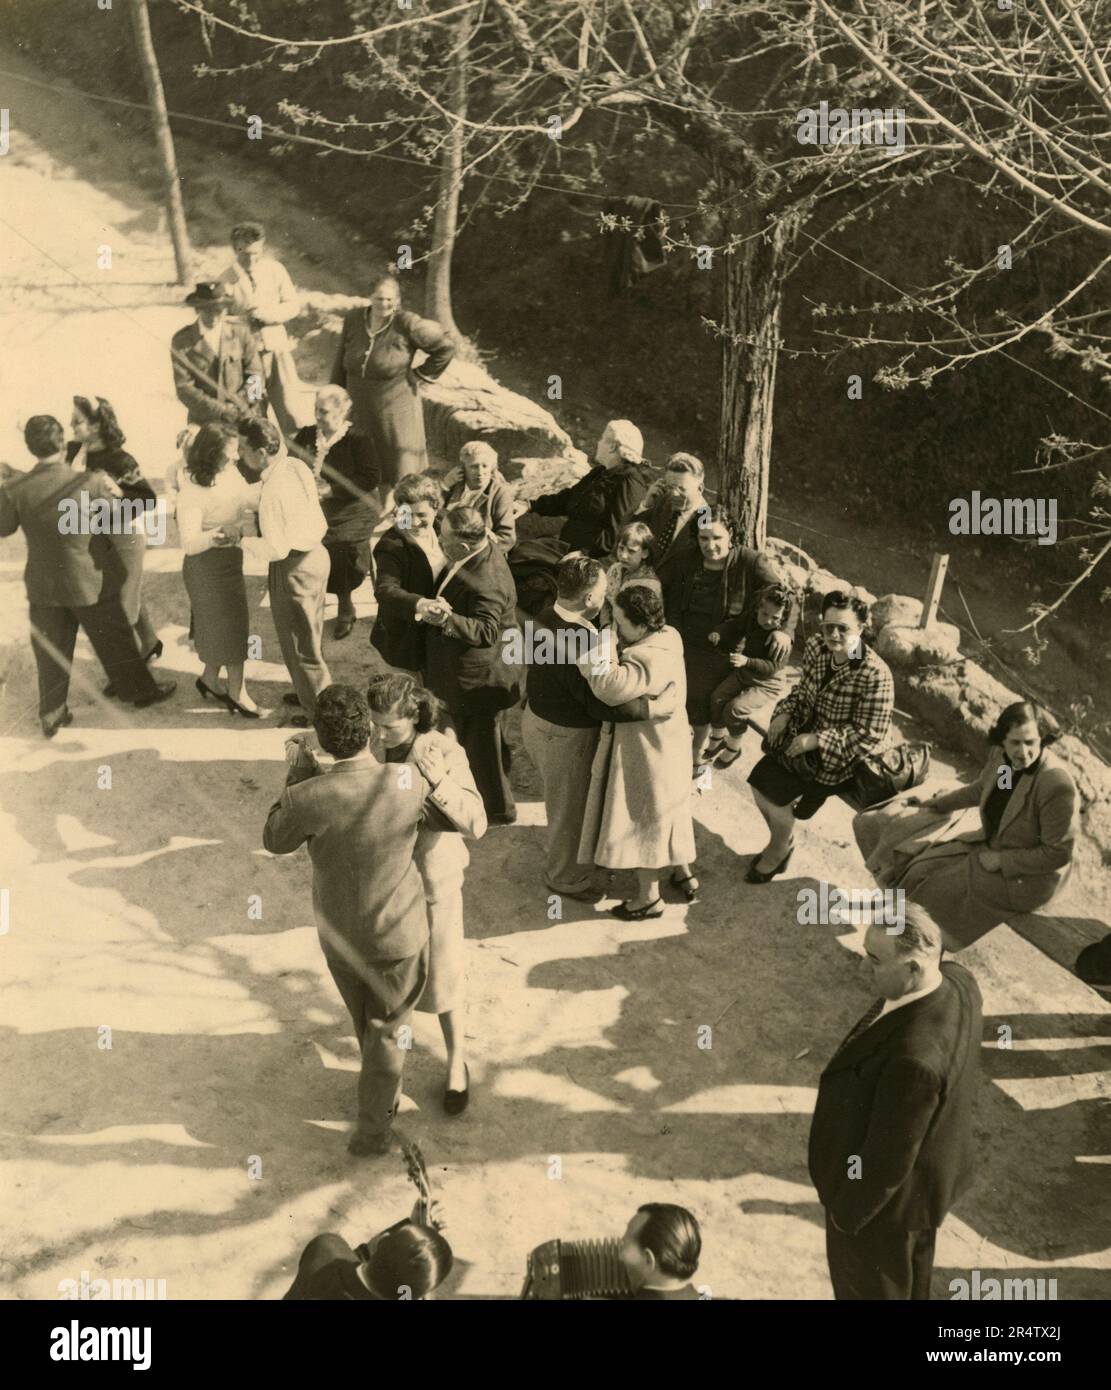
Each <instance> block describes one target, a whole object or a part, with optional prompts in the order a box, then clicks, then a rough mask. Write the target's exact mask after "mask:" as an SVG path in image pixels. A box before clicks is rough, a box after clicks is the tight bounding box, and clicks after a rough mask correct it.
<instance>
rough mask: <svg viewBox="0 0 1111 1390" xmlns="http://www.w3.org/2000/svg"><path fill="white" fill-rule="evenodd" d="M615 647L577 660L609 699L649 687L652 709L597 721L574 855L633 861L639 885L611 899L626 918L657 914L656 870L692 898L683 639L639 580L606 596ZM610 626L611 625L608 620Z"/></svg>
mask: <svg viewBox="0 0 1111 1390" xmlns="http://www.w3.org/2000/svg"><path fill="white" fill-rule="evenodd" d="M613 610H614V611H613V616H614V623H615V626H616V630H617V650H616V652H614V651H613V650H612V643H611V644H610V646H611V650H610V652H609V660H608V661H607V660H605V659H604V656H605V647H604V646H601V645H600V647H599V648H598V649H595V650H594V651H592V652H587V653H585V654H584V655H583V657H582V658H581V659H580V661H579V663H578V666H579V670H580V671H581V672H582V674H583V675H584V676H585V678H586V680H587V682H588V683H589V685H590V688H591V690H592V691H593V692H594V694H595V695H596V696H597V697H598V699H599V700H601V701H602V702H603V703H604V704H607V705H611V706H613V705H623V704H625V703H626V701H628V700H634V699H636V698H637V697H638V696H640V695H647V696H648V697H649V698H652V697H656V698H655V700H654V702H653V705H652V710H653V718H652V719H651V720H650V721H643V722H638V723H627V724H626V723H619V724H616V725H614V724H604V725H603V726H602V734H601V737H600V738H599V740H598V751H597V753H596V754H595V756H594V765H593V767H592V768H591V774H590V793H589V795H588V797H587V803H586V814H585V817H584V821H583V832H582V836H581V838H580V840H579V862H580V863H583V864H600V865H602V866H603V867H604V868H607V869H633V870H634V871H635V873H636V880H637V895H636V897H635V898H633V899H631V900H630V901H627V902H623V903H621V904H620V906H618V907H615V908H614V909H613V914H614V916H615V917H620V918H621V919H622V920H623V921H626V922H637V921H642V920H643V919H644V918H645V917H662V916H663V900H662V898H661V897H660V882H659V880H660V870H661V869H663V868H667V867H668V866H671V867H672V870H673V872H672V875H671V881H672V883H673V884H674V885H675V886H676V887H677V888H680V889H682V890H683V892H684V894H685V895H686V897H687V898H688V900H690V901H693V900H694V893H695V892H696V891H697V888H698V881H697V879H695V877H694V873H693V862H694V822H693V820H692V818H691V785H690V777H689V774H688V772H687V760H688V755H689V751H690V730H689V728H688V727H687V719H686V713H685V710H684V705H685V703H686V683H687V682H686V675H685V673H684V670H683V643H682V640H681V638H680V637H679V634H678V633H677V632H676V631H675V629H674V628H673V627H668V626H667V625H666V623H665V622H664V610H663V601H662V599H661V598H660V596H659V594H657V593H655V592H654V591H653V590H652V589H649V588H646V587H645V586H644V585H643V584H631V585H630V586H629V587H628V588H627V589H622V590H621V591H620V592H619V593H618V594H617V596H616V597H615V599H614V601H613ZM606 631H607V632H610V633H612V632H613V629H606Z"/></svg>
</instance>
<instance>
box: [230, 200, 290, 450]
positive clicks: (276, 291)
mask: <svg viewBox="0 0 1111 1390" xmlns="http://www.w3.org/2000/svg"><path fill="white" fill-rule="evenodd" d="M231 244H232V249H233V250H234V252H235V259H234V260H233V261H232V263H231V265H229V266H228V268H227V269H226V270H225V271H224V272H223V274H222V275H221V276H220V279H219V281H218V284H219V285H220V287H221V289H223V290H224V292H225V293H226V294H227V295H228V297H229V298H230V300H231V305H230V308H231V312H232V313H234V314H237V315H238V316H239V317H240V319H241V320H242V322H243V323H245V324H246V326H247V327H248V328H249V329H250V330H251V332H252V333H253V334H254V336H255V342H256V344H257V346H258V351H259V357H260V359H261V361H262V369H263V371H264V373H265V380H266V398H267V401H268V402H269V404H270V408H271V410H272V411H273V412H274V418H275V420H276V421H277V423H278V428H279V429H280V430H281V432H282V433H283V434H284V435H286V436H288V437H289V438H292V437H293V435H295V434H296V433H297V431H298V430H299V429H301V427H302V426H304V425H307V424H308V423H309V421H308V419H307V418H305V416H306V412H305V408H304V404H303V401H302V394H303V392H304V387H303V386H302V385H301V378H300V376H299V375H298V372H297V364H296V362H295V361H294V360H293V351H292V349H291V347H290V345H289V334H288V333H287V332H286V327H285V326H286V324H287V323H288V322H289V320H290V319H292V318H296V316H297V315H298V314H299V313H300V312H301V300H300V297H299V296H298V294H297V291H296V290H295V289H294V288H293V281H292V280H291V279H290V278H289V271H288V270H286V268H285V266H284V265H282V263H281V261H277V260H275V259H274V257H273V256H269V255H267V253H266V252H267V248H266V229H265V228H264V227H263V225H262V223H261V222H240V223H238V224H237V225H236V226H234V227H233V228H232V229H231Z"/></svg>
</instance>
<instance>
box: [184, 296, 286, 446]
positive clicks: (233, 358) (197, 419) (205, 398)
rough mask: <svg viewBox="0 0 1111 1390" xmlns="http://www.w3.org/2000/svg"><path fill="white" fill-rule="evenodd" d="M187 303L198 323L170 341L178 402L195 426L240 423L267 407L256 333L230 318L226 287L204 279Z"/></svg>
mask: <svg viewBox="0 0 1111 1390" xmlns="http://www.w3.org/2000/svg"><path fill="white" fill-rule="evenodd" d="M185 302H186V304H188V305H189V306H190V307H191V308H193V309H195V310H196V311H197V317H196V321H195V322H194V323H191V324H189V325H188V327H186V328H181V329H179V330H178V331H177V332H176V333H175V334H174V336H173V338H172V339H171V341H170V360H171V363H172V366H173V370H174V389H175V390H176V391H177V398H178V400H179V401H180V402H181V403H182V405H183V406H185V408H186V410H188V412H189V417H188V419H189V424H191V425H205V424H209V423H213V422H214V423H217V424H227V425H236V424H238V423H239V421H240V420H242V419H246V418H249V417H250V416H252V415H261V414H262V412H263V410H264V409H265V406H266V401H265V394H266V374H265V370H264V367H263V362H262V356H261V354H260V353H259V348H258V343H257V342H256V340H255V335H254V333H253V332H252V331H251V329H250V328H249V327H248V326H247V325H246V324H241V323H236V322H235V321H234V320H232V319H229V318H228V309H229V307H230V306H231V303H232V300H231V298H230V296H229V295H228V294H227V293H226V292H225V289H224V287H223V285H219V284H217V283H216V282H215V281H212V280H208V281H203V282H202V283H201V284H199V285H197V287H196V289H194V290H193V292H192V294H189V295H186V297H185Z"/></svg>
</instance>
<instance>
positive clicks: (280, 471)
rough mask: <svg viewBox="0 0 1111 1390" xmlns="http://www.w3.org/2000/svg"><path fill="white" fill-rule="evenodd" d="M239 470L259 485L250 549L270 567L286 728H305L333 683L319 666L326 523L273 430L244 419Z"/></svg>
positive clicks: (306, 480)
mask: <svg viewBox="0 0 1111 1390" xmlns="http://www.w3.org/2000/svg"><path fill="white" fill-rule="evenodd" d="M239 449H240V463H241V465H242V469H241V471H242V470H246V476H247V477H248V478H250V479H251V481H254V479H256V478H261V479H262V488H261V489H260V491H259V502H258V530H259V534H258V536H257V537H248V541H249V544H250V548H251V549H252V550H253V551H255V553H256V554H260V555H262V556H264V557H265V558H266V559H267V560H269V562H270V571H269V576H268V584H269V594H270V613H271V616H272V617H273V619H274V630H275V632H276V633H277V634H278V645H279V646H280V647H281V650H282V660H283V661H284V662H285V664H286V668H287V669H288V671H289V676H290V679H291V680H292V682H293V690H292V691H289V692H288V693H287V694H285V695H283V696H282V701H283V703H284V704H286V705H289V706H291V707H292V709H293V710H294V711H296V712H295V713H291V714H290V715H289V716H288V718H287V720H286V722H287V723H288V724H290V725H292V726H294V727H296V728H301V729H303V728H307V727H308V725H309V723H310V722H311V720H312V713H313V706H314V705H315V703H316V697H317V696H318V695H319V694H320V692H321V691H322V690H323V689H324V688H325V687H326V686H328V685H330V684H331V683H332V677H331V675H330V673H329V671H328V663H327V662H326V661H325V660H324V652H323V639H324V603H325V597H326V590H327V587H328V573H329V570H330V569H331V561H330V560H329V558H328V552H327V550H326V549H325V548H324V536H325V534H326V532H327V530H328V522H327V519H326V518H325V516H324V512H323V511H322V510H321V506H320V499H319V497H318V495H317V491H316V479H315V478H314V477H313V474H312V470H311V469H310V468H308V467H307V465H305V464H303V463H302V462H301V461H300V459H294V458H290V457H289V455H288V454H287V453H286V452H285V449H284V447H283V445H282V437H281V435H280V434H279V433H278V429H277V426H276V425H274V424H272V423H271V422H270V421H269V420H258V419H253V418H252V419H249V420H244V421H243V422H242V423H241V424H240V427H239Z"/></svg>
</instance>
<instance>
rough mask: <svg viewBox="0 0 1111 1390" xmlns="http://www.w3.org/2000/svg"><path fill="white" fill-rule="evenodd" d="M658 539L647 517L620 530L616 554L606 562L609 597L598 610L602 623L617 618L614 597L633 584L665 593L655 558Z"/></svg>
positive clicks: (658, 592) (628, 522) (601, 624)
mask: <svg viewBox="0 0 1111 1390" xmlns="http://www.w3.org/2000/svg"><path fill="white" fill-rule="evenodd" d="M655 558H656V543H655V541H654V539H653V537H652V531H651V529H650V527H649V526H647V525H646V524H645V522H643V521H626V522H625V524H624V525H623V526H622V527H621V529H620V530H619V531H618V533H617V545H616V546H615V547H614V550H613V554H612V555H611V556H609V557H608V558H607V559H606V560H603V562H602V564H603V566H604V567H605V571H606V597H605V601H604V602H603V604H602V607H601V610H600V612H599V614H598V622H597V625H598V627H609V626H610V624H611V623H612V622H613V601H614V599H615V598H616V597H617V595H618V594H619V593H620V592H621V590H622V589H627V588H628V587H629V585H630V584H644V585H646V586H647V587H648V588H649V589H652V590H653V591H654V592H655V593H657V594H660V593H662V589H661V586H660V581H659V579H658V578H657V577H656V571H655V569H654V568H653V563H652V562H653V561H654V560H655Z"/></svg>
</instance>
